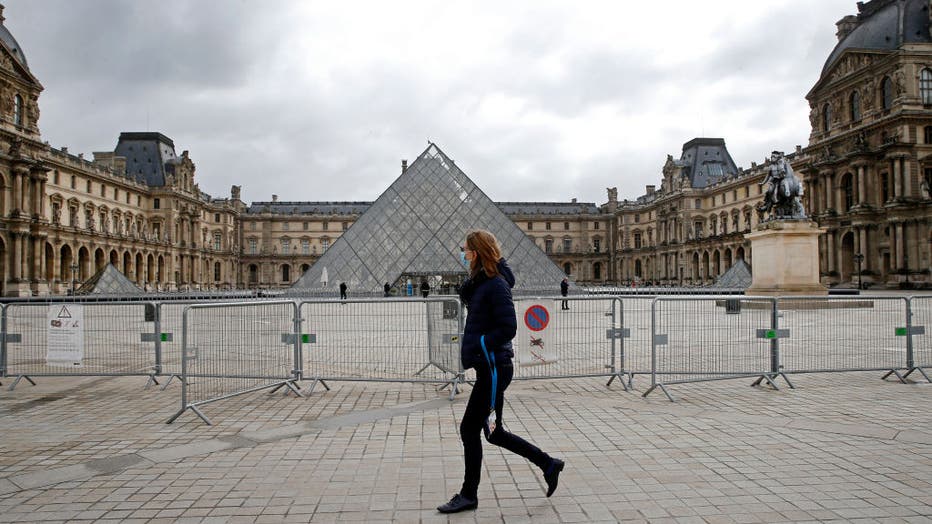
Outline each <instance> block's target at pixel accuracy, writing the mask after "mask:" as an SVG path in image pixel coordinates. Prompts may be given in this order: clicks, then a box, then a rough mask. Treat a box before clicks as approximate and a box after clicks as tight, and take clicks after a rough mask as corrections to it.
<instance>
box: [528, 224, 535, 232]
mask: <svg viewBox="0 0 932 524" xmlns="http://www.w3.org/2000/svg"><path fill="white" fill-rule="evenodd" d="M527 230H528V231H534V222H528V223H527Z"/></svg>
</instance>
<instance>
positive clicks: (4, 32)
mask: <svg viewBox="0 0 932 524" xmlns="http://www.w3.org/2000/svg"><path fill="white" fill-rule="evenodd" d="M4 20H5V18H4V17H3V5H0V41H2V42H3V43H4V45H6V46H7V47H8V48H9V49H10V52H12V53H13V57H14V58H15V59H16V61H17V62H19V63H20V64H22V66H23V67H25V68H26V70H27V71H28V70H29V64H27V63H26V55H25V54H23V50H22V48H20V47H19V42H17V41H16V39H15V38H13V34H12V33H10V30H9V29H7V28H6V26H5V25H3V21H4Z"/></svg>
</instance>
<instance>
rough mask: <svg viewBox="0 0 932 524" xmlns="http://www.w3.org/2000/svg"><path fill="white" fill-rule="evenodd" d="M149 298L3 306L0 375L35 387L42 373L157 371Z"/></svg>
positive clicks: (147, 373) (155, 329)
mask: <svg viewBox="0 0 932 524" xmlns="http://www.w3.org/2000/svg"><path fill="white" fill-rule="evenodd" d="M154 309H155V305H154V304H152V303H150V302H134V303H130V302H87V303H72V302H48V303H36V302H33V303H28V302H19V303H10V304H5V305H4V306H3V308H2V320H0V323H2V330H3V336H2V340H0V344H2V346H0V376H4V377H12V376H15V377H16V379H15V380H14V381H13V383H12V384H11V385H10V387H9V389H10V390H11V391H12V390H13V389H14V388H15V387H16V385H17V384H19V382H20V381H21V380H22V379H26V380H27V381H28V382H29V383H31V384H33V385H35V382H34V381H33V378H34V377H40V376H46V377H51V376H133V375H135V376H146V377H148V378H149V383H151V382H153V381H154V380H155V376H156V375H157V374H158V373H159V367H158V362H159V358H160V357H159V354H158V346H157V344H156V340H157V338H158V337H157V333H158V326H157V325H156V323H155V322H154V321H152V320H151V319H152V315H151V312H152V311H153V310H154Z"/></svg>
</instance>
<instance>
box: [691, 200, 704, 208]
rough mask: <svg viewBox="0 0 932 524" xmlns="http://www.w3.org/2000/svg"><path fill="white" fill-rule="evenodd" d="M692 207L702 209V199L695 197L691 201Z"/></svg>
mask: <svg viewBox="0 0 932 524" xmlns="http://www.w3.org/2000/svg"><path fill="white" fill-rule="evenodd" d="M693 208H695V209H702V199H701V198H697V199H696V200H695V201H694V202H693Z"/></svg>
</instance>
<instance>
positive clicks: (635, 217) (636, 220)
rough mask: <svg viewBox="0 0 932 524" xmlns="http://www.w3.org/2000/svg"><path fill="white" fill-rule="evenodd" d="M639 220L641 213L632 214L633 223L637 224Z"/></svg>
mask: <svg viewBox="0 0 932 524" xmlns="http://www.w3.org/2000/svg"><path fill="white" fill-rule="evenodd" d="M640 222H641V215H634V223H635V224H639V223H640Z"/></svg>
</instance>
